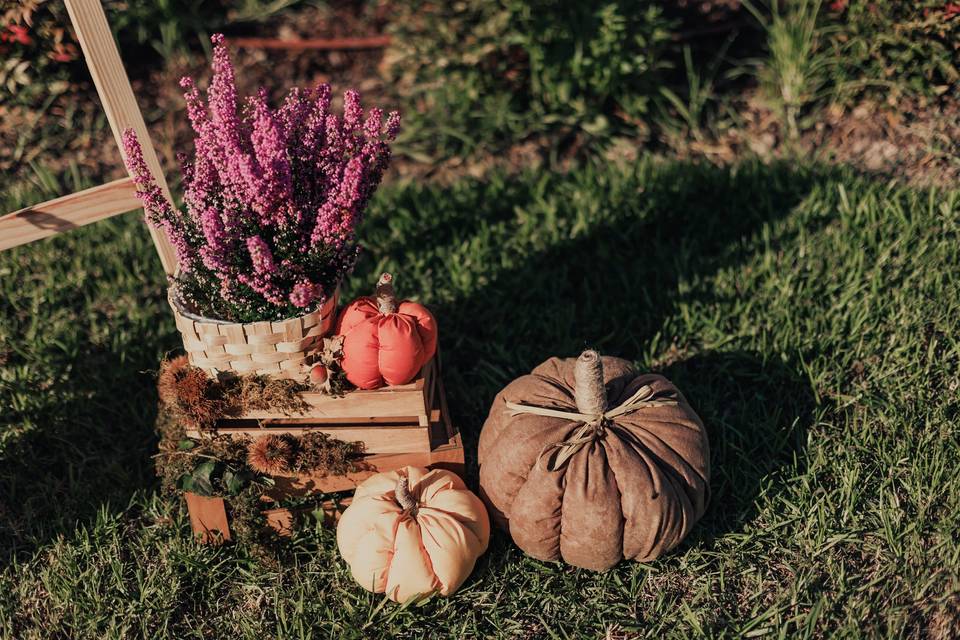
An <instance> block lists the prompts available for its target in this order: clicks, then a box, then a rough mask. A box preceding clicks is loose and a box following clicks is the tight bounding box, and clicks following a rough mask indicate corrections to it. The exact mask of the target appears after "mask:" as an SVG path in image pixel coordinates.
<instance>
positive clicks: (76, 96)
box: [0, 0, 960, 194]
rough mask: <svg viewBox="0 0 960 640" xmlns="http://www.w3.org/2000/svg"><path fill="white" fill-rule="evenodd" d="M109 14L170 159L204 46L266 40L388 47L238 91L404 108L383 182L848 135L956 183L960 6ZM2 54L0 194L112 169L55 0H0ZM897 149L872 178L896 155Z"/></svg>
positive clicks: (229, 7) (310, 54)
mask: <svg viewBox="0 0 960 640" xmlns="http://www.w3.org/2000/svg"><path fill="white" fill-rule="evenodd" d="M104 6H105V8H106V10H107V12H108V18H109V20H110V23H111V26H112V28H113V30H114V33H115V35H116V37H117V38H118V40H119V43H120V46H121V49H122V51H123V56H124V60H125V62H126V65H127V71H128V73H129V74H130V76H131V78H132V80H133V82H134V86H135V90H136V91H137V93H138V95H139V96H140V97H141V101H142V104H143V106H144V109H145V114H146V116H147V119H148V121H151V122H153V123H154V124H155V125H156V124H157V123H160V122H162V123H163V128H164V130H163V132H162V133H161V135H159V136H158V139H157V140H156V141H155V142H156V143H157V145H158V147H159V148H160V151H161V155H162V157H163V158H164V159H165V160H166V161H168V162H170V161H172V158H173V150H174V149H175V148H177V145H180V144H182V141H183V140H185V139H186V136H185V130H186V125H185V124H184V122H183V121H184V118H183V117H182V111H181V110H182V108H183V105H182V101H181V100H180V97H179V94H178V92H177V87H176V79H177V77H179V75H180V74H182V73H187V72H193V71H194V70H196V69H198V68H202V67H204V66H205V60H204V58H205V57H206V55H207V54H208V53H209V52H208V51H207V50H206V48H205V44H204V43H206V41H207V37H208V35H209V33H211V32H213V31H214V30H222V31H223V32H225V33H226V34H227V36H228V38H232V37H237V36H246V35H256V36H261V37H267V38H271V37H272V38H274V39H277V40H280V41H282V40H289V39H291V38H298V37H300V38H315V37H350V36H369V35H377V34H380V33H383V32H386V33H387V34H388V35H389V36H390V44H389V45H388V46H387V47H386V48H385V49H382V50H372V51H366V52H355V51H335V50H334V51H311V50H303V49H292V50H290V51H288V52H283V51H282V50H276V49H271V50H258V49H257V48H256V47H252V48H248V49H247V50H246V51H244V52H243V53H242V55H243V60H244V64H245V66H244V69H245V72H244V73H243V74H242V77H241V79H240V80H241V81H242V82H245V83H246V84H247V85H248V87H246V88H253V87H255V86H256V85H265V86H268V87H271V88H273V89H276V90H277V91H280V90H282V89H283V88H284V87H286V86H292V85H295V84H312V83H316V82H330V83H331V84H333V85H334V86H338V85H343V86H346V85H348V84H349V85H355V86H360V87H361V88H363V89H364V90H365V91H366V92H370V91H372V92H373V93H374V97H376V98H377V99H378V100H382V101H385V102H390V103H392V104H395V105H397V106H398V107H400V108H402V110H403V111H404V115H405V123H406V124H405V127H404V130H403V133H402V135H401V138H400V140H399V141H398V143H397V147H396V150H397V155H398V160H399V162H398V163H396V166H397V168H398V170H399V171H400V172H401V173H404V174H407V175H417V176H425V175H430V176H434V175H444V174H446V175H451V176H455V175H457V174H458V173H464V172H467V173H471V174H474V175H480V174H482V173H484V172H486V171H487V170H488V169H489V168H491V167H493V166H502V165H508V166H512V167H523V166H529V165H531V164H539V163H546V164H547V165H549V166H551V167H561V168H562V167H569V166H570V163H577V162H581V161H583V160H589V159H592V158H609V157H631V156H635V155H637V154H638V153H640V152H641V151H642V150H643V149H653V150H658V151H668V152H669V153H678V154H680V155H683V156H696V155H705V156H707V157H709V158H710V159H711V160H712V161H720V162H726V161H731V160H734V159H736V158H737V157H740V156H742V155H744V154H753V153H755V154H758V155H761V156H762V157H767V156H771V155H776V154H778V153H781V151H785V150H788V148H792V149H793V150H797V149H800V150H807V151H808V150H810V149H811V148H812V147H815V146H823V144H824V143H825V142H828V143H829V145H830V146H831V150H830V153H831V154H834V152H837V153H836V154H834V155H838V156H839V157H853V156H856V154H858V153H860V151H859V149H861V147H862V148H865V149H867V150H868V151H869V150H870V149H873V146H875V142H876V141H875V140H867V141H865V142H864V141H857V140H853V138H855V137H856V136H850V135H848V133H846V132H847V131H848V130H852V129H855V130H856V131H858V132H859V131H863V130H864V126H863V125H864V123H867V124H872V125H873V127H874V128H877V127H879V126H880V125H878V124H877V123H881V122H884V121H889V122H888V124H889V123H892V124H889V126H888V125H887V124H884V125H883V126H884V127H887V129H889V128H890V127H893V128H894V129H895V130H894V131H893V135H894V137H898V138H900V139H898V140H897V141H896V142H895V143H891V144H893V146H895V147H897V148H901V149H902V148H903V146H904V144H908V145H912V146H911V147H910V148H911V149H915V151H914V152H911V153H914V155H915V156H916V159H917V161H916V162H915V164H916V166H918V167H919V166H920V165H921V164H922V163H925V162H928V161H927V160H925V158H926V157H927V156H929V155H931V154H933V155H934V156H935V157H936V161H935V164H936V166H937V170H938V171H940V170H942V169H943V167H948V166H954V165H956V166H957V167H958V169H957V171H958V172H960V161H958V160H957V157H956V156H957V154H956V151H957V150H956V146H957V145H956V143H955V142H953V140H955V139H957V138H958V137H960V135H954V134H960V114H958V113H957V111H958V110H957V108H956V105H957V104H958V101H957V100H956V98H957V95H958V92H957V83H958V76H960V72H958V69H960V62H958V60H960V44H958V43H960V3H954V2H950V1H946V0H919V1H918V2H913V3H905V2H897V1H894V0H833V1H824V0H744V1H742V2H741V0H673V1H672V2H666V3H661V2H652V1H648V0H640V1H637V2H630V1H628V0H597V1H595V2H578V1H574V0H492V1H486V0H454V1H452V2H436V1H435V0H411V1H409V2H396V1H395V0H343V1H338V2H325V1H323V0H196V1H193V2H191V1H189V0H157V1H155V2H153V1H150V2H148V1H147V0H105V2H104ZM0 54H2V57H0V60H2V63H0V119H2V122H3V123H4V126H3V127H2V128H0V187H4V188H5V189H6V190H7V191H14V192H17V193H24V194H25V193H28V192H31V193H37V192H38V190H39V191H43V192H46V187H44V185H49V184H50V183H51V181H50V175H54V176H55V177H56V179H57V180H56V182H58V183H60V184H70V181H72V180H73V178H72V177H71V176H70V171H72V170H75V169H71V167H70V165H69V164H68V163H66V162H64V161H63V160H62V157H64V156H69V157H79V156H82V158H81V165H80V167H81V171H80V173H85V174H93V175H96V174H100V173H102V172H103V171H105V170H107V168H108V167H113V166H115V165H116V166H118V163H117V158H116V157H115V156H114V155H113V151H112V150H110V149H107V150H106V151H104V150H103V149H102V147H104V145H103V144H102V141H103V140H106V139H107V137H105V133H104V132H105V131H106V122H105V120H104V118H103V117H102V115H101V114H99V113H98V112H97V110H96V109H89V108H86V105H88V104H90V102H91V101H93V100H96V97H95V95H94V92H93V90H92V87H91V86H90V83H89V77H88V74H87V70H86V69H85V67H84V65H83V62H82V60H81V58H80V52H79V48H78V46H77V45H76V43H75V41H74V40H73V38H72V35H71V31H70V27H69V20H68V17H67V12H66V9H65V7H64V5H63V2H62V0H0ZM864 103H868V104H867V106H866V107H864ZM874 103H884V105H885V106H884V107H883V108H884V109H887V112H886V114H887V115H886V116H885V120H881V119H879V118H876V117H874V116H873V115H870V114H874V113H875V112H877V109H878V108H877V107H875V106H873V104H874ZM924 105H929V108H928V107H925V106H924ZM851 114H860V115H859V116H857V118H858V119H855V120H856V121H855V122H854V120H851ZM904 123H906V124H904ZM908 129H909V130H908ZM918 130H919V131H920V134H917V131H918ZM831 131H837V132H839V133H837V134H836V135H834V134H831V133H830V132H831ZM106 135H107V136H108V134H106ZM831 135H834V139H832V140H828V138H830V136H831ZM868 135H869V136H872V137H874V138H876V137H878V136H879V137H881V138H882V137H884V136H887V137H889V136H890V135H891V134H890V131H884V130H880V131H871V132H869V134H868ZM911 136H912V137H911ZM918 136H919V137H918ZM920 138H922V139H920ZM843 145H848V146H850V145H852V146H853V147H855V148H853V149H852V151H850V152H849V153H847V152H846V151H845V150H844V149H843V148H842V147H843ZM871 145H873V146H871ZM892 148H893V147H890V148H887V149H886V150H885V151H884V152H883V154H881V155H882V158H881V160H882V161H883V162H880V164H881V165H883V166H888V165H890V164H891V163H892V162H893V161H894V160H895V159H896V156H897V154H895V153H894V152H893V151H891V149H892ZM845 153H846V155H844V154H845ZM870 153H872V154H873V155H874V156H875V155H876V153H874V152H873V151H870ZM854 159H855V158H854ZM884 163H885V164H884ZM867 164H868V165H870V166H871V167H873V165H874V164H876V163H872V164H871V163H867ZM40 165H44V167H43V168H42V170H41V168H40ZM43 171H46V172H47V174H44V173H43ZM917 171H918V172H919V173H923V172H927V173H929V171H927V169H918V170H917ZM950 175H952V174H950ZM20 183H29V184H27V186H23V185H21V186H17V185H19V184H20Z"/></svg>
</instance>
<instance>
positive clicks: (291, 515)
mask: <svg viewBox="0 0 960 640" xmlns="http://www.w3.org/2000/svg"><path fill="white" fill-rule="evenodd" d="M351 502H353V496H344V497H342V498H338V499H336V500H324V501H323V502H321V503H320V504H319V505H316V506H313V505H310V506H303V507H298V508H295V509H287V508H285V507H280V508H277V509H267V510H266V511H261V513H262V514H263V517H264V518H265V519H266V521H267V526H268V527H269V528H271V529H273V530H274V531H275V532H276V533H277V534H278V535H279V536H280V537H281V538H288V537H290V535H291V534H292V533H293V521H294V519H295V518H296V517H297V516H299V515H301V514H304V513H308V512H310V511H314V510H315V509H317V508H319V509H321V510H322V511H323V525H324V526H325V527H332V526H335V525H336V524H337V521H339V520H340V516H341V515H342V514H343V512H344V511H345V510H346V508H347V507H349V506H350V503H351Z"/></svg>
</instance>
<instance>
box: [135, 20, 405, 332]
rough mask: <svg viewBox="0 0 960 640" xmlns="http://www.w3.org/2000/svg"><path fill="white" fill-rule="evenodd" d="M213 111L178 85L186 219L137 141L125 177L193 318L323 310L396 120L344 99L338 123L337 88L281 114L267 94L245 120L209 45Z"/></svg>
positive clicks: (226, 66)
mask: <svg viewBox="0 0 960 640" xmlns="http://www.w3.org/2000/svg"><path fill="white" fill-rule="evenodd" d="M211 40H212V41H213V45H214V47H213V79H212V80H211V82H210V87H209V88H208V89H207V100H206V104H204V101H203V100H202V99H201V96H200V91H199V90H198V89H197V87H196V86H195V85H194V83H193V80H191V79H190V78H183V80H181V81H180V86H182V87H183V89H184V97H185V99H186V102H187V115H188V117H189V118H190V123H191V125H192V126H193V130H194V132H195V136H194V137H195V139H194V144H195V152H194V157H193V160H192V161H188V160H186V159H185V158H181V163H182V164H183V182H184V202H185V204H186V211H178V210H177V209H175V208H174V207H173V206H172V205H171V204H170V203H169V202H167V200H166V199H165V198H164V197H163V194H162V192H161V191H160V189H159V188H158V187H157V185H156V183H155V182H154V181H153V178H152V177H151V175H150V172H149V170H148V169H147V166H146V164H145V163H144V161H143V154H142V152H141V149H140V143H139V141H138V140H137V136H136V134H135V133H134V132H133V130H130V129H128V130H127V131H126V132H124V136H123V142H124V148H125V150H126V155H127V168H128V169H129V170H130V173H131V174H132V175H133V176H134V180H135V182H136V184H137V195H138V196H139V197H140V199H141V201H142V202H143V206H144V209H145V211H146V216H147V220H148V222H149V223H150V224H152V225H154V226H155V227H158V228H160V229H163V231H164V233H166V235H167V238H169V239H170V243H171V244H172V245H173V246H174V248H175V249H176V252H177V257H178V258H179V261H180V272H179V274H178V275H177V277H176V281H175V283H174V285H175V287H176V289H177V292H178V294H179V297H180V299H181V300H183V301H184V302H185V303H186V304H187V306H188V307H190V308H191V310H193V311H195V312H197V313H200V314H202V315H205V316H209V317H214V318H219V319H222V320H230V321H234V322H252V321H259V320H278V319H282V318H286V317H291V316H294V315H299V314H302V313H305V312H308V311H310V310H312V309H316V308H317V307H319V306H320V305H322V304H323V302H324V301H325V300H326V298H327V296H329V295H331V294H332V293H333V291H334V289H335V288H336V286H337V283H338V282H339V281H340V279H341V278H342V277H343V276H344V275H345V274H346V273H347V272H349V271H350V269H352V267H353V265H354V262H355V261H356V258H357V251H358V247H357V242H356V229H357V225H358V224H359V222H360V219H361V217H362V215H363V211H364V209H365V208H366V206H367V203H368V202H369V200H370V197H371V196H372V195H373V192H374V191H375V190H376V188H377V186H378V185H379V184H380V180H381V178H382V177H383V172H384V170H385V169H386V168H387V164H388V163H389V160H390V147H389V144H388V143H389V142H391V141H392V140H393V139H394V138H395V137H396V135H397V131H398V130H399V128H400V115H399V114H398V113H397V112H395V111H394V112H391V113H390V115H389V116H388V117H387V118H386V122H384V117H383V116H384V114H383V111H382V110H381V109H378V108H373V109H370V110H369V111H367V112H366V113H364V111H363V107H362V106H361V105H360V95H359V94H358V93H357V92H356V91H347V92H346V93H344V96H343V115H342V116H338V115H336V114H333V113H331V110H330V87H329V86H328V85H320V86H319V87H317V89H316V90H314V91H303V90H300V89H296V88H294V89H292V90H291V91H290V93H289V94H287V96H286V98H285V99H284V101H283V104H282V105H281V106H280V107H278V108H277V109H271V108H270V105H269V104H268V103H267V97H266V91H265V90H263V89H261V90H260V91H259V92H258V94H257V95H256V96H253V97H251V98H248V99H247V100H246V101H245V104H244V105H243V108H242V109H241V108H240V105H239V104H238V98H237V88H236V83H235V81H234V75H233V67H232V65H231V63H230V57H229V54H228V53H227V49H226V47H225V46H224V39H223V36H222V35H219V34H217V35H214V36H213V37H212V38H211Z"/></svg>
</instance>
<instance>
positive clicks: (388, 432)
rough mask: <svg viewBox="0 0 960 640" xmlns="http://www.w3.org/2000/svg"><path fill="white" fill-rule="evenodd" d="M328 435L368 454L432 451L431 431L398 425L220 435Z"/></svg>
mask: <svg viewBox="0 0 960 640" xmlns="http://www.w3.org/2000/svg"><path fill="white" fill-rule="evenodd" d="M311 432H312V433H316V432H320V433H326V434H328V435H329V436H330V437H332V438H336V439H337V440H341V441H343V442H357V441H361V442H363V443H364V445H365V447H366V451H367V453H405V452H410V451H425V452H428V451H430V429H429V427H419V426H403V425H401V426H397V425H371V424H360V425H323V424H319V425H318V424H302V425H296V424H294V425H288V424H280V425H274V424H267V425H264V426H262V427H240V428H233V427H219V428H218V429H217V433H218V434H219V435H228V436H234V437H242V436H246V437H249V438H258V437H260V436H264V435H268V434H290V435H294V436H301V435H303V434H305V433H311ZM186 435H187V437H189V438H199V437H201V434H200V432H198V431H196V430H195V429H192V430H187V432H186Z"/></svg>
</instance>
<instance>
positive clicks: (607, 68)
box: [383, 0, 674, 160]
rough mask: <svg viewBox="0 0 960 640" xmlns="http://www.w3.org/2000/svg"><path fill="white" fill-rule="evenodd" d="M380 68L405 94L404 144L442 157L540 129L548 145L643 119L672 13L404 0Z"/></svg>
mask: <svg viewBox="0 0 960 640" xmlns="http://www.w3.org/2000/svg"><path fill="white" fill-rule="evenodd" d="M397 10H398V12H399V14H398V15H396V17H395V19H393V20H392V21H391V26H390V32H391V35H392V36H393V40H392V44H391V47H390V49H389V50H388V51H387V52H386V55H385V59H384V64H383V68H384V72H385V74H386V75H387V78H388V80H389V81H391V82H393V83H395V89H396V91H397V92H398V94H399V95H401V96H405V97H406V98H407V100H408V102H409V104H410V107H412V108H408V109H407V113H408V116H407V117H408V118H410V119H409V120H408V123H409V124H410V126H409V127H408V129H407V134H406V135H405V136H403V137H402V138H401V140H400V141H399V143H400V147H401V150H402V151H403V152H404V153H407V154H408V155H411V156H413V157H415V158H420V159H424V160H426V159H432V160H442V159H445V158H448V157H451V156H461V157H462V156H466V155H469V154H473V153H477V152H487V153H496V152H499V151H501V150H502V149H504V148H506V147H509V146H511V145H514V144H519V143H522V142H524V141H527V140H530V139H532V138H535V137H538V136H547V137H548V138H549V139H550V140H551V141H554V142H556V144H557V146H554V147H553V148H554V150H560V151H563V150H565V149H567V148H570V147H573V148H574V149H577V148H580V147H582V146H583V145H590V144H594V143H600V144H601V145H602V144H603V143H604V142H605V141H606V140H608V139H609V138H610V137H611V136H612V135H614V134H616V133H623V132H630V133H633V134H637V133H640V132H642V131H643V129H644V127H645V124H646V123H645V117H646V116H647V115H648V113H649V109H650V101H651V98H652V97H653V96H654V95H655V94H656V91H657V89H656V88H657V86H658V82H659V79H660V75H659V73H660V71H661V70H662V69H663V67H664V64H665V60H664V53H665V50H666V48H667V45H668V43H669V41H670V34H671V29H672V27H673V24H674V23H673V21H671V20H670V19H668V18H667V17H665V15H664V12H663V10H662V9H661V8H660V3H655V2H639V3H637V2H626V1H620V0H601V1H599V2H591V3H584V2H575V1H572V0H534V1H532V2H529V1H522V0H503V1H500V2H485V1H483V0H460V1H458V2H452V3H434V2H429V1H425V0H421V1H418V2H412V3H405V4H402V5H401V6H400V7H397Z"/></svg>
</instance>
